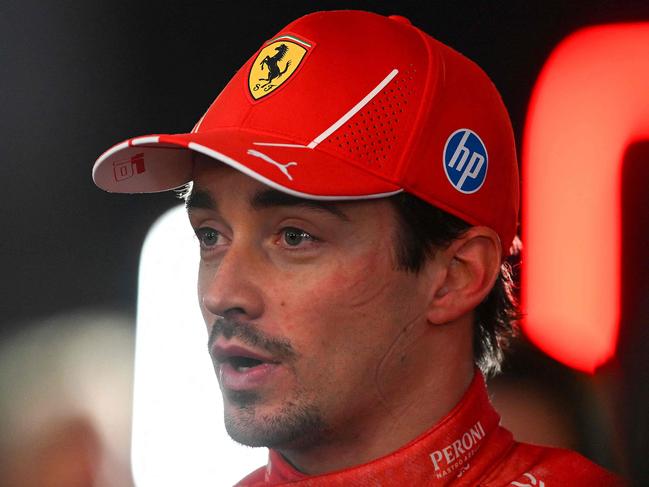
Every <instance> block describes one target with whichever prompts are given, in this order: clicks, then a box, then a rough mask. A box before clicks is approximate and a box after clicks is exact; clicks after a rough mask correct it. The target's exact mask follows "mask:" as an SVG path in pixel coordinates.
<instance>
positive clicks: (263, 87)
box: [248, 35, 312, 100]
mask: <svg viewBox="0 0 649 487" xmlns="http://www.w3.org/2000/svg"><path fill="white" fill-rule="evenodd" d="M311 46H312V44H310V43H308V42H306V41H303V40H302V39H298V38H297V37H295V36H291V35H283V36H280V37H278V38H276V39H274V40H272V41H270V42H269V43H268V44H266V45H265V46H264V47H263V48H262V49H261V51H259V54H257V56H256V57H255V60H254V61H253V63H252V65H251V66H250V73H249V74H248V89H249V90H250V95H252V97H253V98H254V99H255V100H259V99H260V98H262V97H264V96H266V95H269V94H270V93H272V92H273V91H274V90H276V89H277V88H279V87H280V86H282V85H283V84H284V83H286V82H287V81H288V80H289V79H290V78H291V77H292V76H293V74H294V73H295V71H296V70H297V68H298V67H299V66H300V63H301V62H302V60H303V59H304V57H305V56H306V54H307V52H308V51H309V50H310V48H311Z"/></svg>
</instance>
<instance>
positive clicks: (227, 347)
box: [211, 341, 279, 364]
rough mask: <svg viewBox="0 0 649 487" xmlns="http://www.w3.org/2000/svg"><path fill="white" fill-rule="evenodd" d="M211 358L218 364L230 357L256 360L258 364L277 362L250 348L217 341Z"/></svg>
mask: <svg viewBox="0 0 649 487" xmlns="http://www.w3.org/2000/svg"><path fill="white" fill-rule="evenodd" d="M211 352H212V357H213V358H214V360H216V361H217V362H219V363H223V362H227V361H229V360H230V359H231V358H232V357H244V358H249V359H253V360H258V361H259V362H265V363H271V364H277V363H279V361H277V360H274V359H273V357H271V356H268V355H266V354H264V353H263V352H258V351H256V350H253V349H251V348H248V347H245V346H243V345H238V344H236V343H225V342H222V341H217V342H216V343H215V344H214V346H213V347H212V350H211Z"/></svg>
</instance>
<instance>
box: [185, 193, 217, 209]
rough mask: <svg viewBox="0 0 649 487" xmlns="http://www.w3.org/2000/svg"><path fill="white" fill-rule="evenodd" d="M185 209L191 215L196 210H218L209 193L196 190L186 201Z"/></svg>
mask: <svg viewBox="0 0 649 487" xmlns="http://www.w3.org/2000/svg"><path fill="white" fill-rule="evenodd" d="M185 208H186V209H187V211H188V212H190V213H191V211H192V210H193V209H195V208H203V209H205V210H216V202H215V201H214V198H212V195H211V194H210V193H209V192H208V191H205V190H203V189H196V188H194V189H192V192H191V193H190V194H189V196H188V197H187V200H186V201H185Z"/></svg>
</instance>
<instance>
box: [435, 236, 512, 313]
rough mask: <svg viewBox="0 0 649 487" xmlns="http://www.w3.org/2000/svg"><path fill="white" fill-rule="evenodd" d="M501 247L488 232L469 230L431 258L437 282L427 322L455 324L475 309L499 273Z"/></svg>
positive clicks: (497, 238)
mask: <svg viewBox="0 0 649 487" xmlns="http://www.w3.org/2000/svg"><path fill="white" fill-rule="evenodd" d="M501 256H502V247H501V243H500V238H499V237H498V234H497V233H496V232H494V231H493V230H492V229H491V228H488V227H482V226H476V227H471V228H470V229H469V230H468V231H467V232H466V233H465V234H464V235H463V236H462V237H460V238H458V239H457V240H454V241H453V242H452V243H451V244H450V245H449V246H448V247H447V248H445V249H441V250H439V251H438V252H437V254H436V256H435V259H434V260H435V261H436V267H437V269H436V270H437V271H438V272H442V275H443V276H444V277H443V278H442V279H441V280H440V281H438V282H437V284H436V287H435V289H433V290H431V291H432V296H431V299H430V302H429V306H428V311H427V318H428V321H430V322H431V323H434V324H443V323H448V322H450V321H453V320H456V319H458V318H460V317H461V316H463V315H465V314H466V313H468V312H470V311H472V310H473V309H475V308H476V307H477V306H478V305H479V304H480V303H481V302H482V301H483V300H484V298H485V297H486V296H487V294H489V291H491V288H492V287H493V285H494V283H495V282H496V278H497V277H498V274H499V272H500V264H501V260H500V259H501Z"/></svg>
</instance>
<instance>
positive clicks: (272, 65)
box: [259, 44, 291, 88]
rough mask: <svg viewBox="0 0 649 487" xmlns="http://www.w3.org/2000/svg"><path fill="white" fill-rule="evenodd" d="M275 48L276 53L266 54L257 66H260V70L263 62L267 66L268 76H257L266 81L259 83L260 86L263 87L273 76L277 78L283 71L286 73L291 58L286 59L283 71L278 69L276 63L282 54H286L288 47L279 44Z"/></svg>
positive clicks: (262, 67)
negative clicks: (272, 54)
mask: <svg viewBox="0 0 649 487" xmlns="http://www.w3.org/2000/svg"><path fill="white" fill-rule="evenodd" d="M275 50H276V51H277V54H275V55H274V56H272V57H271V56H266V57H265V58H264V59H262V61H261V62H260V63H259V66H260V67H261V69H262V71H263V70H264V64H265V65H266V66H267V67H268V78H259V81H265V82H266V83H264V84H263V85H261V86H260V88H265V87H266V86H268V85H269V84H270V83H271V81H273V80H274V79H275V78H279V77H280V76H282V75H283V74H284V73H286V71H287V70H288V67H289V66H290V65H291V60H290V59H289V60H288V61H286V66H284V71H280V70H279V66H278V65H277V63H279V62H280V61H281V60H282V59H284V56H286V52H287V51H288V47H286V44H280V45H279V46H277V47H276V48H275Z"/></svg>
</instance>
